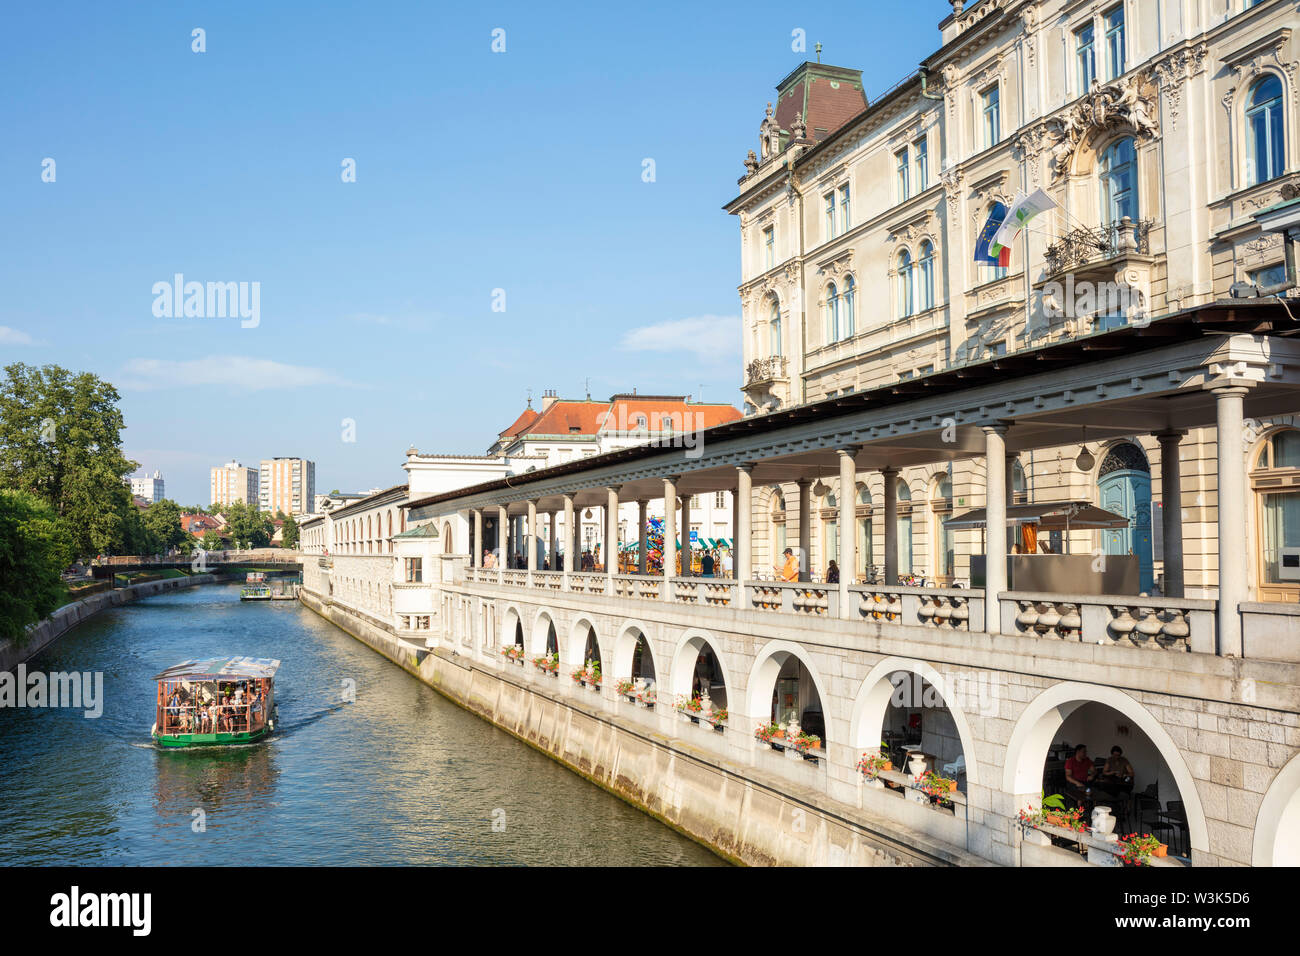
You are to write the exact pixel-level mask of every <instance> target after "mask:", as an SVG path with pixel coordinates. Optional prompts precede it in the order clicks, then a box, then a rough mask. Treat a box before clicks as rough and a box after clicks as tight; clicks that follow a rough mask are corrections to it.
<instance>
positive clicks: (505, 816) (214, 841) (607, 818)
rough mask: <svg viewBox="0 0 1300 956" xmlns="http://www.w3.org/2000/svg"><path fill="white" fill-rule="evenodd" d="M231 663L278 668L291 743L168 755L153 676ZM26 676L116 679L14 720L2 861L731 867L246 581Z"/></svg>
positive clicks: (80, 645) (193, 596)
mask: <svg viewBox="0 0 1300 956" xmlns="http://www.w3.org/2000/svg"><path fill="white" fill-rule="evenodd" d="M225 655H247V656H250V657H274V658H279V660H280V661H281V667H280V671H279V674H278V675H277V677H276V702H277V704H278V706H279V721H278V722H277V730H276V732H275V734H274V735H273V736H272V737H271V738H270V739H268V740H266V741H265V742H263V743H260V744H256V745H253V746H250V747H240V748H223V749H221V750H213V749H200V750H194V751H179V752H171V751H167V752H164V751H162V750H160V749H158V748H157V747H155V746H154V744H153V742H152V741H151V740H150V738H149V728H150V725H151V724H152V723H153V719H154V694H155V685H154V683H153V681H152V680H151V678H152V677H153V676H154V675H155V674H157V673H158V672H159V671H161V670H163V669H164V668H166V667H168V666H169V665H172V664H176V663H179V662H181V661H184V660H187V659H190V658H204V657H220V656H225ZM27 668H28V671H29V672H30V671H33V670H42V671H46V672H49V673H55V672H71V671H81V672H86V671H90V672H102V674H103V695H104V711H103V715H102V716H100V717H99V718H97V719H88V718H86V717H85V716H84V715H83V712H82V711H80V710H64V709H11V708H5V709H0V864H4V865H16V864H28V865H47V864H71V865H78V866H85V865H133V864H149V865H170V864H175V865H225V864H241V865H264V864H302V865H313V864H323V865H324V864H329V865H357V864H421V865H439V864H450V865H457V864H475V865H595V866H600V865H630V866H635V865H666V866H698V865H721V864H722V862H723V861H722V860H720V859H719V858H718V857H716V856H715V855H713V854H712V853H710V852H709V851H708V850H706V849H704V848H703V847H701V846H700V845H698V844H696V843H694V842H692V841H691V840H689V839H687V838H686V837H684V836H682V835H680V834H678V833H677V832H676V831H674V830H672V829H670V828H669V827H666V826H664V825H663V824H661V823H659V822H658V821H656V820H654V819H653V818H651V817H648V816H646V815H645V814H644V813H642V812H640V811H639V810H636V809H634V808H633V807H631V806H629V805H628V804H626V803H624V802H623V801H621V800H619V799H618V798H617V797H614V796H612V795H610V794H608V793H606V792H605V791H603V790H601V789H600V788H598V787H596V786H594V785H592V784H590V783H588V782H587V781H586V780H584V779H582V778H581V777H579V776H577V775H576V774H574V773H572V772H571V771H569V770H566V769H565V768H563V767H562V766H560V765H559V764H557V763H555V762H554V761H552V760H551V759H549V758H548V757H546V756H544V755H543V754H541V753H539V752H537V751H535V750H533V749H532V748H530V747H528V746H526V745H525V744H523V743H520V742H519V741H518V740H516V739H514V738H513V737H511V736H510V735H509V734H507V733H505V732H503V731H501V730H498V729H497V728H495V727H493V726H492V725H491V724H489V723H487V722H486V721H484V720H481V719H480V718H478V717H475V716H474V715H472V714H469V713H467V712H466V711H464V710H462V709H460V708H459V707H457V706H456V705H454V704H452V703H451V702H449V701H447V700H446V699H444V698H443V697H441V696H440V695H438V694H437V693H435V692H434V691H433V690H431V689H430V688H428V687H426V686H425V685H424V684H422V683H420V682H419V681H417V680H416V679H414V678H413V677H411V676H410V675H409V674H407V673H405V672H404V671H402V670H401V669H400V668H398V667H396V666H394V665H393V664H391V663H389V662H388V661H387V660H385V659H384V658H382V657H380V656H379V655H378V654H376V653H374V652H373V651H371V650H370V649H369V648H367V647H365V646H364V645H362V644H360V643H358V642H357V641H355V640H354V639H353V638H351V637H349V636H348V635H347V634H345V633H344V632H342V631H340V630H339V629H338V628H336V627H334V626H333V625H332V624H329V623H328V622H326V621H324V620H322V619H321V618H319V617H317V616H316V615H315V614H313V613H311V612H310V611H308V610H306V609H305V608H303V607H301V606H300V605H299V604H298V603H297V602H290V601H277V602H258V603H244V604H241V603H240V601H239V588H238V586H237V585H210V586H205V587H198V588H193V589H190V590H183V591H175V592H171V593H169V594H164V595H159V596H157V597H151V598H147V599H145V600H142V601H139V602H137V603H135V604H129V605H125V606H123V607H120V608H115V609H110V610H106V611H103V612H101V613H100V614H99V615H97V616H96V617H94V618H91V619H90V620H89V621H87V622H85V623H83V624H81V625H80V626H78V627H77V628H75V629H73V630H72V631H70V632H68V633H67V634H66V635H65V636H63V637H62V638H60V639H59V640H58V641H57V642H55V643H54V644H53V645H52V646H51V647H49V648H47V649H46V650H45V651H44V652H43V653H41V654H40V655H38V656H37V657H36V658H35V659H33V660H31V661H29V662H28V664H27ZM347 681H354V682H355V688H356V690H355V702H345V701H344V700H343V696H344V690H345V687H346V686H347V685H346V683H345V682H347Z"/></svg>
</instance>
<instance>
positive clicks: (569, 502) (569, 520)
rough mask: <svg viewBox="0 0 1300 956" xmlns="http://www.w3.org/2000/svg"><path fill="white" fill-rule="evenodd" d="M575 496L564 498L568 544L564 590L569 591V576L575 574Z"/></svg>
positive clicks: (565, 550)
mask: <svg viewBox="0 0 1300 956" xmlns="http://www.w3.org/2000/svg"><path fill="white" fill-rule="evenodd" d="M573 515H574V507H573V495H565V496H564V537H565V538H567V539H568V542H567V543H566V544H565V545H564V590H566V591H567V590H568V589H569V575H570V574H572V573H573V538H574V534H573V520H574V519H573Z"/></svg>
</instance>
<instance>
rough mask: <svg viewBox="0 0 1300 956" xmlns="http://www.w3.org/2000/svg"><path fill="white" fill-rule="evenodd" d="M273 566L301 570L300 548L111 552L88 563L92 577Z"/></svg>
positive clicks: (101, 578)
mask: <svg viewBox="0 0 1300 956" xmlns="http://www.w3.org/2000/svg"><path fill="white" fill-rule="evenodd" d="M266 566H274V567H277V568H283V569H284V570H286V571H291V570H296V571H301V570H302V552H301V551H290V550H286V549H284V548H250V549H244V550H231V551H200V550H196V551H195V552H194V553H193V554H191V555H139V554H136V555H113V556H111V557H107V558H105V559H103V560H102V561H97V562H96V563H94V564H92V565H91V569H90V570H91V574H92V575H93V576H94V577H95V579H96V580H104V579H106V578H111V577H112V576H113V575H115V574H124V573H127V572H131V571H164V570H168V569H175V570H178V571H197V572H202V571H231V570H237V569H239V568H241V567H266Z"/></svg>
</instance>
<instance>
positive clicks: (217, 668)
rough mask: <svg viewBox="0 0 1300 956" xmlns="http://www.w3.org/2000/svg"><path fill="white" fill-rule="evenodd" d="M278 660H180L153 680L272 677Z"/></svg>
mask: <svg viewBox="0 0 1300 956" xmlns="http://www.w3.org/2000/svg"><path fill="white" fill-rule="evenodd" d="M279 669H280V662H279V661H277V660H273V659H271V658H269V657H212V658H208V659H207V660H199V661H182V662H181V663H179V664H176V665H174V666H172V667H169V668H167V669H166V670H165V671H163V672H162V673H161V674H159V675H158V676H157V677H155V678H154V680H168V679H171V678H175V677H184V678H188V679H191V680H213V679H214V678H219V677H235V678H238V677H251V678H265V677H274V676H275V672H276V671H277V670H279Z"/></svg>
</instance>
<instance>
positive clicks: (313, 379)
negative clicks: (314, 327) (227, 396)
mask: <svg viewBox="0 0 1300 956" xmlns="http://www.w3.org/2000/svg"><path fill="white" fill-rule="evenodd" d="M118 385H119V386H120V387H121V388H123V389H128V390H131V391H151V390H153V389H160V388H192V387H194V386H203V385H221V386H227V387H232V388H243V389H248V390H249V391H260V390H262V389H272V388H277V389H278V388H305V387H308V386H312V385H338V386H347V387H355V386H354V385H353V383H352V382H348V381H346V380H345V379H340V378H338V377H337V376H336V375H334V373H333V372H329V371H326V370H325V369H322V368H312V367H311V366H308V365H287V364H285V363H284V362H275V361H272V360H271V359H264V358H251V357H249V356H244V355H209V356H207V357H206V358H201V359H188V360H185V361H173V360H170V359H146V358H137V359H131V360H130V361H128V362H127V363H126V365H124V366H123V367H122V372H121V374H120V375H119V376H118Z"/></svg>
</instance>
